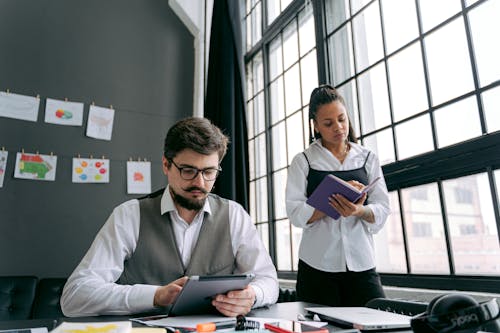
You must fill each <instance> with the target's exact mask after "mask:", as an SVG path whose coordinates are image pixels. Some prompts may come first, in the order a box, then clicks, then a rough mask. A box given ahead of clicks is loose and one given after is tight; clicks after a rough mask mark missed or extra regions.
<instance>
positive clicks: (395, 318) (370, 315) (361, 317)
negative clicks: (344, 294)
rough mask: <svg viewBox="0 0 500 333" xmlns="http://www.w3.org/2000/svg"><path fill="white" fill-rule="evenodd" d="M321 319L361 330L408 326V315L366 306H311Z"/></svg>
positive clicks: (312, 310) (310, 310)
mask: <svg viewBox="0 0 500 333" xmlns="http://www.w3.org/2000/svg"><path fill="white" fill-rule="evenodd" d="M306 310H307V311H309V312H310V313H314V314H317V315H318V316H319V317H320V318H321V319H323V320H327V321H331V322H333V323H337V324H340V325H345V326H349V327H354V328H357V329H359V330H363V331H370V330H386V329H397V328H410V319H411V317H410V316H405V315H401V314H398V313H393V312H387V311H382V310H376V309H372V308H366V307H311V308H306Z"/></svg>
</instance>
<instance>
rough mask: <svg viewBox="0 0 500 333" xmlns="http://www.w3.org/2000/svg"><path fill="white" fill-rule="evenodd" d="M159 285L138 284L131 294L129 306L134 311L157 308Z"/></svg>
mask: <svg viewBox="0 0 500 333" xmlns="http://www.w3.org/2000/svg"><path fill="white" fill-rule="evenodd" d="M158 288H160V287H159V286H153V285H147V284H136V285H134V286H133V287H132V290H131V291H130V295H129V304H128V305H129V307H130V310H131V311H132V312H137V313H138V312H147V311H151V310H154V309H155V306H154V299H155V293H156V290H157V289H158Z"/></svg>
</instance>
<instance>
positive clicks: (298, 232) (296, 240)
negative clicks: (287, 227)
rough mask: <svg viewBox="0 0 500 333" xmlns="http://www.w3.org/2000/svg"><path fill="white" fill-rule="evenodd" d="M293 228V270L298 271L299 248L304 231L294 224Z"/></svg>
mask: <svg viewBox="0 0 500 333" xmlns="http://www.w3.org/2000/svg"><path fill="white" fill-rule="evenodd" d="M291 227H292V263H293V264H292V269H293V270H294V271H297V270H298V268H299V246H300V241H301V240H302V229H301V228H297V227H296V226H294V225H293V224H292V225H291Z"/></svg>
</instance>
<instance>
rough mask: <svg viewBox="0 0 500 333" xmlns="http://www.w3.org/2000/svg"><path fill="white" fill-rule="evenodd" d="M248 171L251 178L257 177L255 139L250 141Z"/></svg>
mask: <svg viewBox="0 0 500 333" xmlns="http://www.w3.org/2000/svg"><path fill="white" fill-rule="evenodd" d="M248 172H249V174H250V175H249V176H250V180H253V179H255V140H250V141H248Z"/></svg>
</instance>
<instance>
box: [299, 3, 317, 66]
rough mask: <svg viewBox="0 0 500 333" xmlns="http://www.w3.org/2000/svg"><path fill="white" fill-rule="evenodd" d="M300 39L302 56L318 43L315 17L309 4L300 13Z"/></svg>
mask: <svg viewBox="0 0 500 333" xmlns="http://www.w3.org/2000/svg"><path fill="white" fill-rule="evenodd" d="M299 41H300V56H303V55H304V54H306V53H307V52H308V51H310V50H311V49H312V48H313V47H314V46H315V45H316V34H315V32H314V19H313V16H312V7H311V6H307V7H306V10H303V11H302V12H300V14H299Z"/></svg>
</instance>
